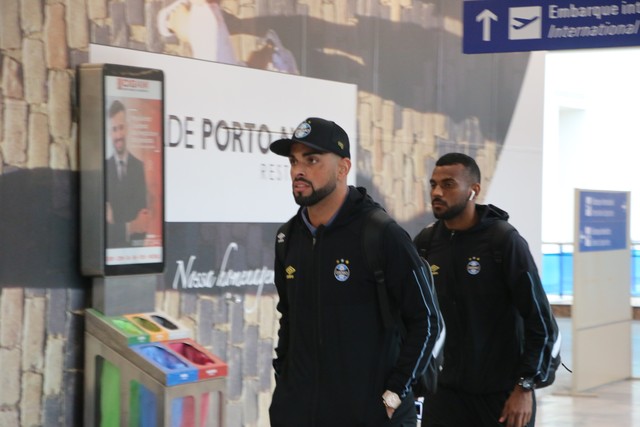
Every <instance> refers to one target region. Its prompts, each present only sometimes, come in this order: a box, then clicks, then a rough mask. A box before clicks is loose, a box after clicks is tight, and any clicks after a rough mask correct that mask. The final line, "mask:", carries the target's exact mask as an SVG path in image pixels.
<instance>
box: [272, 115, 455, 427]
mask: <svg viewBox="0 0 640 427" xmlns="http://www.w3.org/2000/svg"><path fill="white" fill-rule="evenodd" d="M270 149H271V151H272V152H274V153H276V154H278V155H281V156H287V157H289V161H290V164H291V171H290V172H291V179H292V186H293V197H294V199H295V201H296V203H298V205H300V209H299V210H298V212H297V214H296V215H295V216H294V217H293V218H291V220H290V221H289V222H288V223H287V224H286V226H283V227H281V229H280V231H279V233H278V235H277V236H276V254H277V256H276V261H275V283H276V288H277V290H278V295H279V302H278V307H277V308H278V311H279V312H280V313H281V315H282V316H281V318H280V330H279V333H278V337H279V341H278V344H277V348H276V359H274V364H273V365H274V369H275V373H276V387H275V391H274V394H273V399H272V403H271V407H270V409H269V413H270V420H271V426H272V427H289V426H290V427H300V426H316V427H341V426H343V427H354V426H371V427H377V426H412V427H413V426H415V425H416V410H415V403H414V397H413V393H412V391H411V386H412V383H413V382H414V380H415V378H416V377H417V376H418V375H420V373H422V372H423V370H424V368H425V366H426V364H427V362H428V360H429V358H430V357H431V353H432V349H433V347H434V344H435V342H436V339H437V338H438V336H439V334H440V331H441V329H442V326H443V325H442V323H441V317H440V314H439V310H438V308H437V306H436V305H435V296H434V295H433V294H432V293H431V292H430V290H431V285H430V282H429V280H430V277H429V276H428V272H426V271H425V268H424V264H423V263H422V262H421V261H420V259H419V256H418V253H417V252H416V249H415V247H414V246H413V244H412V241H411V238H410V237H409V235H408V234H407V233H406V232H405V231H404V230H403V229H402V228H401V227H400V226H399V225H398V224H397V223H396V222H395V221H392V220H391V221H389V222H385V223H384V224H386V225H383V223H380V224H379V226H380V229H379V230H376V232H378V234H380V236H381V242H383V244H381V245H380V246H381V247H379V248H375V250H377V251H379V253H380V255H381V259H382V264H383V270H384V284H385V287H386V295H388V299H387V300H388V302H389V305H390V311H391V313H393V323H392V326H391V327H388V326H386V324H385V323H384V321H383V312H382V311H381V309H380V306H379V304H378V293H377V292H378V290H377V289H376V286H377V285H376V278H375V277H374V271H373V269H372V268H370V266H369V265H368V263H367V259H366V257H365V251H363V238H362V234H363V229H364V227H365V222H366V221H367V220H369V216H370V214H371V213H372V212H373V211H377V210H381V209H382V208H381V207H380V205H379V204H377V203H376V202H374V201H373V199H371V197H370V196H369V195H367V192H366V190H365V189H364V188H356V187H352V186H349V185H348V184H347V175H348V173H349V170H350V169H351V159H350V157H351V156H350V146H349V137H348V136H347V134H346V132H345V131H344V130H343V129H342V128H341V127H340V126H338V125H337V124H335V123H334V122H331V121H328V120H324V119H320V118H316V117H311V118H308V119H307V120H305V121H304V122H302V123H301V124H300V125H299V126H298V127H297V128H296V130H295V132H294V134H293V136H292V137H291V138H286V139H280V140H278V141H275V142H273V143H272V144H271V146H270ZM401 330H402V331H404V332H403V334H402V337H403V338H401V335H400V332H401Z"/></svg>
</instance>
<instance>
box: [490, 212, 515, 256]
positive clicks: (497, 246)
mask: <svg viewBox="0 0 640 427" xmlns="http://www.w3.org/2000/svg"><path fill="white" fill-rule="evenodd" d="M514 230H515V227H514V226H513V225H511V224H509V222H507V221H506V220H498V221H496V223H495V224H494V225H493V227H491V232H492V236H491V251H492V252H493V259H494V260H495V262H496V264H501V263H502V254H503V251H504V245H505V243H506V242H507V237H508V236H509V235H510V234H511V232H512V231H514Z"/></svg>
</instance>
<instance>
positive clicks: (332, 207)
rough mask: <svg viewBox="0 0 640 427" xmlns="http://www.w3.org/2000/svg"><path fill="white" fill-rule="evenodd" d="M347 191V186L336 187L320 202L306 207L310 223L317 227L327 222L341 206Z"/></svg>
mask: <svg viewBox="0 0 640 427" xmlns="http://www.w3.org/2000/svg"><path fill="white" fill-rule="evenodd" d="M348 193H349V187H348V186H346V185H344V186H339V187H336V189H335V190H334V191H333V193H331V194H329V195H328V196H327V197H325V198H324V199H322V200H321V201H320V202H318V203H316V204H315V205H313V206H309V207H307V214H308V216H309V222H311V225H313V226H314V227H316V228H317V227H319V226H321V225H326V224H328V223H329V221H331V218H333V216H334V215H335V214H336V212H338V210H339V209H340V208H341V207H342V204H343V203H344V200H345V199H346V197H347V194H348Z"/></svg>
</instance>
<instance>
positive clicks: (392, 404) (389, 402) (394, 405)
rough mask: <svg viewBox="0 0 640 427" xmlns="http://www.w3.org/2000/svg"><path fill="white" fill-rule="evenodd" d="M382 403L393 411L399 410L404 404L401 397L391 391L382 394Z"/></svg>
mask: <svg viewBox="0 0 640 427" xmlns="http://www.w3.org/2000/svg"><path fill="white" fill-rule="evenodd" d="M382 402H383V403H384V406H386V407H387V408H391V409H393V410H396V409H398V406H400V404H401V403H402V401H401V400H400V396H398V395H397V394H396V393H394V392H392V391H391V390H387V391H385V392H384V393H383V394H382Z"/></svg>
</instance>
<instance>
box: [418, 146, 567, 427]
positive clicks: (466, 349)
mask: <svg viewBox="0 0 640 427" xmlns="http://www.w3.org/2000/svg"><path fill="white" fill-rule="evenodd" d="M430 184H431V205H432V207H433V214H434V215H435V217H436V219H438V221H437V222H435V223H434V224H431V225H430V226H429V227H427V228H426V229H424V230H423V231H422V232H420V234H418V236H416V238H415V239H414V242H415V244H416V246H417V248H418V250H419V252H420V254H421V256H423V257H424V258H426V259H427V261H428V262H429V264H430V265H431V270H432V272H433V276H434V281H435V286H436V293H437V295H438V301H439V302H440V308H441V310H442V314H443V316H444V321H445V324H446V325H447V340H446V341H445V346H444V366H443V370H442V371H441V372H440V375H439V376H438V391H437V393H436V394H435V395H433V396H430V397H429V398H427V399H425V403H424V408H423V422H422V425H423V426H425V427H461V426H465V427H466V426H474V427H475V426H478V427H483V426H501V425H502V426H508V427H524V426H529V427H531V426H533V425H534V424H535V412H536V405H535V394H534V388H535V387H536V385H537V384H542V383H544V382H548V381H549V378H550V375H554V372H555V371H554V368H552V358H555V357H556V356H557V355H558V352H559V348H560V345H559V343H560V334H559V332H558V326H557V324H556V321H555V318H554V317H553V314H552V312H551V308H550V306H549V301H548V300H547V296H546V294H545V292H544V289H543V288H542V284H541V283H540V277H539V276H538V271H537V268H536V265H535V262H534V260H533V257H532V256H531V253H530V251H529V247H528V245H527V242H526V241H525V240H524V239H523V238H522V236H520V234H519V233H518V232H517V230H516V229H515V228H513V227H512V226H511V225H509V224H508V223H507V220H508V219H509V215H508V214H507V213H506V212H505V211H503V210H501V209H499V208H497V207H496V206H493V205H482V204H476V198H477V197H478V195H479V194H480V190H481V187H480V169H479V168H478V165H477V164H476V162H475V160H473V159H472V158H471V157H469V156H467V155H465V154H462V153H449V154H445V155H444V156H442V157H441V158H440V159H438V161H437V162H436V166H435V169H434V170H433V173H432V175H431V180H430Z"/></svg>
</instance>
